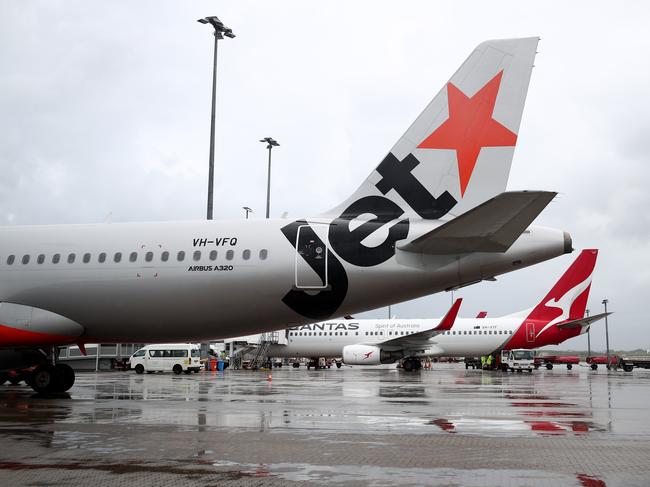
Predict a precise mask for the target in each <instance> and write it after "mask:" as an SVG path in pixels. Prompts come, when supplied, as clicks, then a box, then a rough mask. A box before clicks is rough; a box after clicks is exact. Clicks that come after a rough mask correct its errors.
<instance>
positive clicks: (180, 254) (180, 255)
mask: <svg viewBox="0 0 650 487" xmlns="http://www.w3.org/2000/svg"><path fill="white" fill-rule="evenodd" d="M176 260H178V261H179V262H183V261H184V260H185V252H183V251H182V250H179V251H178V254H176Z"/></svg>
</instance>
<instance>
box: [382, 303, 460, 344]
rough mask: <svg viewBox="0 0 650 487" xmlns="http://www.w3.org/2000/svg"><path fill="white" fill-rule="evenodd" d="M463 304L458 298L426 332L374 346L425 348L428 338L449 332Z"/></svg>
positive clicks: (400, 337)
mask: <svg viewBox="0 0 650 487" xmlns="http://www.w3.org/2000/svg"><path fill="white" fill-rule="evenodd" d="M462 302H463V298H458V299H457V300H456V301H454V304H453V305H452V306H451V308H449V311H447V314H446V315H445V317H444V318H443V319H442V320H440V323H438V325H437V326H435V327H434V328H430V329H428V330H424V331H419V332H417V333H412V334H411V335H404V336H399V337H397V338H392V339H390V340H386V341H384V342H381V343H375V344H374V345H376V346H379V347H381V348H386V347H390V348H400V349H402V348H418V347H421V346H425V345H426V342H427V341H428V340H429V338H431V337H433V336H436V335H439V334H440V333H443V332H445V331H447V330H451V327H452V326H453V325H454V322H455V321H456V316H458V310H459V309H460V304H461V303H462Z"/></svg>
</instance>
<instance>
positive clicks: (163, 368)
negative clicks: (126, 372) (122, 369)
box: [129, 343, 201, 375]
mask: <svg viewBox="0 0 650 487" xmlns="http://www.w3.org/2000/svg"><path fill="white" fill-rule="evenodd" d="M200 356H201V352H200V350H199V346H198V345H196V344H193V343H163V344H158V345H147V346H145V347H143V348H141V349H140V350H138V351H137V352H135V353H134V354H133V355H131V358H130V359H129V365H130V368H131V369H133V370H135V372H136V373H137V374H142V373H143V372H147V373H153V372H158V371H160V372H167V371H170V370H171V371H172V372H174V374H176V375H178V374H180V373H181V372H185V373H186V374H190V373H192V372H198V371H199V370H201V361H200Z"/></svg>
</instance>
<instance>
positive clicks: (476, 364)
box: [463, 357, 481, 369]
mask: <svg viewBox="0 0 650 487" xmlns="http://www.w3.org/2000/svg"><path fill="white" fill-rule="evenodd" d="M463 361H464V362H465V368H466V369H469V368H470V367H471V368H473V369H480V368H481V360H480V359H479V358H476V357H465V359H464V360H463Z"/></svg>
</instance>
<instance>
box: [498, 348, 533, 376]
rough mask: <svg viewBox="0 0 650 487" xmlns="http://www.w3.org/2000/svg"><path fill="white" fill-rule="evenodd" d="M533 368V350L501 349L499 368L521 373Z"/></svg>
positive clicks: (530, 370)
mask: <svg viewBox="0 0 650 487" xmlns="http://www.w3.org/2000/svg"><path fill="white" fill-rule="evenodd" d="M534 368H535V351H534V350H529V349H527V348H519V349H513V350H501V370H503V371H504V372H508V370H511V371H512V372H515V371H517V372H519V373H521V372H522V371H524V370H527V371H528V372H532V371H533V369H534Z"/></svg>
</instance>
